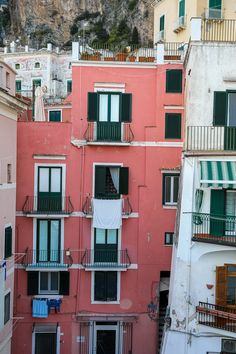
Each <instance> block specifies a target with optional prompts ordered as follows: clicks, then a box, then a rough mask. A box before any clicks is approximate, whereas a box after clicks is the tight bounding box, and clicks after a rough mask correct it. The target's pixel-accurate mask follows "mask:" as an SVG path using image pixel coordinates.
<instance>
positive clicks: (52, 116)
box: [48, 111, 61, 122]
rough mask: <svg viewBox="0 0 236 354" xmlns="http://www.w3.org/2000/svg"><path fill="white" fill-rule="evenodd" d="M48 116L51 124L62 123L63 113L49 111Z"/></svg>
mask: <svg viewBox="0 0 236 354" xmlns="http://www.w3.org/2000/svg"><path fill="white" fill-rule="evenodd" d="M48 115H49V116H48V120H49V122H61V111H49V112H48Z"/></svg>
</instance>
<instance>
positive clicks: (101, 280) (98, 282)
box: [94, 272, 117, 302]
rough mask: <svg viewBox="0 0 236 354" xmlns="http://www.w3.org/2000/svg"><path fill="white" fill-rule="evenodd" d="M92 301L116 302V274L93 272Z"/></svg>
mask: <svg viewBox="0 0 236 354" xmlns="http://www.w3.org/2000/svg"><path fill="white" fill-rule="evenodd" d="M94 301H104V302H109V301H117V272H95V274H94Z"/></svg>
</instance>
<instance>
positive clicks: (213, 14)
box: [205, 8, 223, 20]
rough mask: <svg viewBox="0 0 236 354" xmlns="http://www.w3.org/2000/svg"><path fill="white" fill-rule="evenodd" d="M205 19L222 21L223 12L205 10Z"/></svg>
mask: <svg viewBox="0 0 236 354" xmlns="http://www.w3.org/2000/svg"><path fill="white" fill-rule="evenodd" d="M205 19H209V20H221V19H223V10H222V9H214V8H209V9H205Z"/></svg>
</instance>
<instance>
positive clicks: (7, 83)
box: [6, 72, 10, 88]
mask: <svg viewBox="0 0 236 354" xmlns="http://www.w3.org/2000/svg"><path fill="white" fill-rule="evenodd" d="M6 87H7V88H10V73H8V72H6Z"/></svg>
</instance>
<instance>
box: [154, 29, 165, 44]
mask: <svg viewBox="0 0 236 354" xmlns="http://www.w3.org/2000/svg"><path fill="white" fill-rule="evenodd" d="M165 37H166V32H165V31H164V30H163V31H160V32H158V33H157V40H156V41H157V42H161V41H164V40H165Z"/></svg>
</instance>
